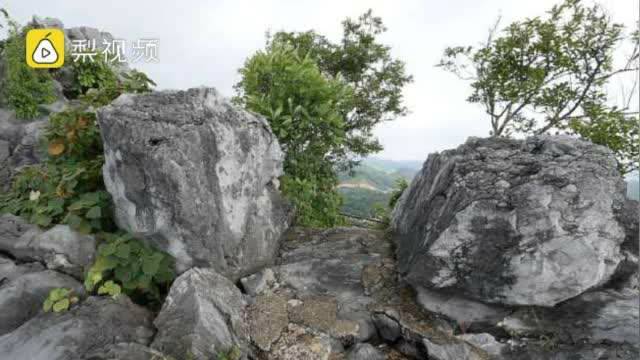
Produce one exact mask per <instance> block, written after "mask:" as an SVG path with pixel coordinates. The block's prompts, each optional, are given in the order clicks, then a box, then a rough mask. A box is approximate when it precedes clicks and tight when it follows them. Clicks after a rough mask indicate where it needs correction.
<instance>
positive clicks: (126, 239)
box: [84, 234, 175, 302]
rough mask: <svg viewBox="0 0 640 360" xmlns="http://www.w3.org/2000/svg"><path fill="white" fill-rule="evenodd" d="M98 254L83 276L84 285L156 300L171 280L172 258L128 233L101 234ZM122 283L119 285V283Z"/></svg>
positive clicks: (111, 292) (90, 289)
mask: <svg viewBox="0 0 640 360" xmlns="http://www.w3.org/2000/svg"><path fill="white" fill-rule="evenodd" d="M103 239H104V242H103V243H102V244H101V245H100V246H99V247H98V252H97V258H96V261H95V263H94V264H93V266H92V267H91V268H90V269H89V272H88V273H87V276H86V277H85V281H84V284H85V288H86V289H87V290H88V291H93V290H95V289H96V288H98V293H99V294H100V293H105V294H109V295H118V294H119V293H120V292H121V291H122V292H124V293H126V294H127V295H129V296H131V297H132V298H135V299H140V300H144V301H145V302H155V301H158V300H159V299H160V296H161V294H162V293H163V292H164V291H166V290H167V289H168V286H169V285H170V284H171V282H172V281H173V278H174V277H175V274H174V272H173V259H172V258H171V257H170V256H169V255H167V254H165V253H163V252H161V251H157V250H155V249H153V248H151V247H150V246H148V245H146V244H144V243H142V242H141V241H138V240H136V239H134V238H133V237H132V236H131V235H128V234H103ZM118 284H120V285H122V286H121V287H120V285H118Z"/></svg>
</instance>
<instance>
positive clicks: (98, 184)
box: [0, 159, 115, 233]
mask: <svg viewBox="0 0 640 360" xmlns="http://www.w3.org/2000/svg"><path fill="white" fill-rule="evenodd" d="M111 206H112V205H111V198H110V196H109V194H108V193H107V192H106V191H105V190H104V185H103V184H102V159H94V160H88V161H83V162H80V163H57V164H56V163H46V164H40V165H33V166H29V167H26V168H25V169H24V170H22V172H21V173H20V174H19V175H18V176H17V177H16V178H15V180H14V182H13V184H12V188H11V191H10V192H8V193H6V194H1V195H0V213H12V214H14V215H19V216H22V217H24V218H25V219H27V220H28V221H30V222H32V223H34V224H38V225H40V226H42V227H48V226H50V225H52V224H69V225H70V226H71V227H72V228H73V229H75V230H78V231H80V232H83V233H92V232H97V231H111V230H113V229H114V227H115V226H114V224H113V220H112V218H111V214H112V208H111Z"/></svg>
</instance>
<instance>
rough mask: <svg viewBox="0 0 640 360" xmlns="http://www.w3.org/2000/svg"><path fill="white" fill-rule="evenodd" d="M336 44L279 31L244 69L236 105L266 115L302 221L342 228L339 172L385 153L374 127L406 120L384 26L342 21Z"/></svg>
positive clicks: (402, 77)
mask: <svg viewBox="0 0 640 360" xmlns="http://www.w3.org/2000/svg"><path fill="white" fill-rule="evenodd" d="M343 26H344V36H343V39H342V41H341V42H340V43H339V44H333V43H331V42H330V41H328V40H327V39H326V38H325V37H324V36H321V35H319V34H317V33H315V32H314V31H307V32H302V33H292V32H279V33H276V34H275V35H274V36H269V37H268V38H267V44H266V47H265V49H264V50H263V51H258V52H257V53H256V54H254V55H253V56H252V57H250V58H249V59H247V61H246V62H245V64H244V67H243V68H242V69H240V74H241V76H242V79H241V80H240V82H239V83H238V84H236V86H235V89H236V92H237V96H236V97H235V101H236V103H238V104H241V105H243V106H245V107H246V108H247V109H249V110H251V111H254V112H257V113H259V114H262V115H264V116H265V117H266V118H267V119H268V121H269V122H270V124H271V127H272V129H273V131H274V132H275V134H276V135H277V137H278V139H279V140H280V144H281V145H282V147H283V150H284V151H285V153H286V155H287V156H286V160H285V165H284V167H285V175H286V176H284V177H283V179H282V190H283V192H284V193H285V194H287V195H288V196H289V197H290V198H291V199H292V200H293V201H294V203H295V204H296V206H297V210H298V219H297V220H298V222H299V223H300V224H302V225H307V226H334V225H336V224H337V223H339V222H340V220H341V217H340V216H339V208H340V203H341V199H340V195H339V194H338V193H337V191H336V189H335V187H336V185H337V175H336V171H338V170H339V169H350V168H351V167H352V166H353V165H354V164H355V163H356V161H354V159H355V158H357V157H362V156H365V155H367V154H370V153H372V152H376V151H380V150H381V149H382V147H381V146H380V144H379V143H378V141H377V140H376V139H375V138H374V137H373V134H372V130H373V127H374V126H375V125H376V124H378V123H380V122H382V121H385V120H392V119H394V118H395V117H397V116H399V115H403V114H405V113H406V108H405V107H404V105H403V104H402V87H403V86H404V85H405V84H406V83H408V82H410V81H411V77H410V76H408V75H406V74H405V70H404V63H402V62H401V61H399V60H396V59H393V58H392V57H391V55H390V49H389V47H387V46H384V45H382V44H380V43H379V42H378V41H377V39H376V37H377V36H378V35H379V34H381V33H382V32H384V31H385V30H386V29H385V28H384V26H383V24H382V21H381V20H380V18H378V17H374V16H373V15H372V14H371V12H370V11H369V12H367V13H366V14H364V15H363V16H361V17H360V18H359V19H358V20H357V21H353V20H351V19H347V20H345V21H344V22H343Z"/></svg>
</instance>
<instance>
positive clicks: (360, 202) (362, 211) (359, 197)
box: [338, 188, 391, 218]
mask: <svg viewBox="0 0 640 360" xmlns="http://www.w3.org/2000/svg"><path fill="white" fill-rule="evenodd" d="M338 192H339V193H340V195H342V199H343V204H342V212H343V213H345V214H348V215H354V216H358V217H364V218H369V217H374V215H375V214H374V209H375V208H376V206H387V203H388V202H389V196H390V195H391V194H390V193H387V192H380V191H375V190H369V189H361V188H340V189H338Z"/></svg>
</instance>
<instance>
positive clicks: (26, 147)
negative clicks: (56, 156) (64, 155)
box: [0, 107, 49, 191]
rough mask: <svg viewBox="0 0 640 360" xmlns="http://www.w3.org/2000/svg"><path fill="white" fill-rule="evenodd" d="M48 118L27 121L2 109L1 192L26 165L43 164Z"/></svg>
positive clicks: (0, 116) (0, 142)
mask: <svg viewBox="0 0 640 360" xmlns="http://www.w3.org/2000/svg"><path fill="white" fill-rule="evenodd" d="M48 120H49V118H48V116H41V117H38V118H36V119H33V120H30V121H26V120H23V119H17V118H16V116H15V113H14V112H13V111H10V110H7V109H3V108H1V107H0V191H7V190H9V188H10V185H11V179H12V178H13V176H15V174H16V173H17V172H18V171H19V170H20V168H21V167H23V166H26V165H33V164H37V163H39V162H41V161H42V160H43V159H44V158H45V156H46V154H45V152H44V151H42V148H41V147H40V146H39V145H40V143H39V141H40V136H41V135H42V133H43V131H44V128H45V126H46V124H47V122H48Z"/></svg>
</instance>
